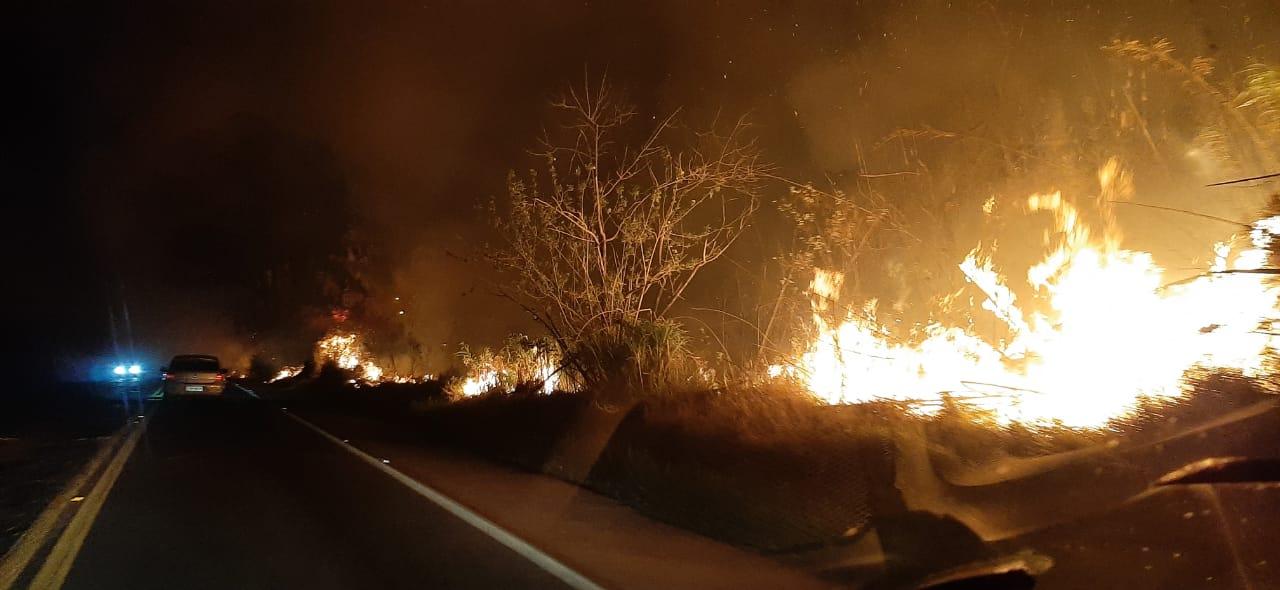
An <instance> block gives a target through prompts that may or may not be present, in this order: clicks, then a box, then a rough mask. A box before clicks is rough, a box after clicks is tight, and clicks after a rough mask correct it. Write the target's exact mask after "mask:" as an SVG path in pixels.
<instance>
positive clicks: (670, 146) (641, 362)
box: [491, 80, 767, 383]
mask: <svg viewBox="0 0 1280 590" xmlns="http://www.w3.org/2000/svg"><path fill="white" fill-rule="evenodd" d="M552 106H553V107H554V108H555V109H556V110H557V111H558V112H559V113H560V114H561V115H563V116H564V119H565V123H564V124H563V126H562V127H560V128H559V129H556V130H555V132H554V133H548V134H547V135H546V136H545V137H544V139H543V141H542V143H541V146H540V149H539V150H537V152H536V154H537V155H538V156H540V157H541V159H542V160H543V162H544V167H543V171H542V173H540V172H539V171H536V170H531V171H530V172H529V174H528V176H520V175H517V174H515V173H514V172H513V173H512V174H511V175H510V176H509V178H508V192H509V197H510V202H509V208H506V209H501V210H500V208H498V207H497V206H496V203H495V207H494V210H493V211H492V219H493V220H494V221H495V225H496V228H497V230H498V232H499V233H500V234H501V236H502V237H503V239H505V241H506V243H505V244H504V245H503V247H500V248H496V249H494V250H493V251H492V253H491V258H492V260H493V261H494V262H495V263H496V264H497V266H498V267H499V268H501V269H504V270H506V271H509V272H510V274H511V276H512V277H513V278H514V280H513V281H512V282H510V283H508V284H506V285H504V287H503V288H502V291H503V293H504V294H505V295H507V296H508V297H510V298H512V299H514V300H516V301H518V302H519V303H520V304H521V305H523V306H524V307H525V309H527V310H529V311H530V312H532V313H533V314H534V316H535V318H536V319H537V320H538V321H539V322H540V323H541V324H542V325H543V326H545V327H546V328H547V330H548V331H549V332H550V333H551V334H552V336H553V337H554V338H555V339H556V340H557V341H558V342H559V343H560V345H561V347H562V348H563V349H564V351H565V352H566V353H567V354H566V359H567V360H568V361H569V362H570V363H572V364H573V366H574V368H575V369H576V370H577V371H578V372H579V373H581V375H582V377H583V378H584V379H585V380H586V381H587V382H588V383H592V382H596V383H598V382H601V381H603V380H606V379H614V378H615V376H614V375H610V374H609V373H610V372H613V371H616V369H617V366H616V365H617V364H618V363H619V362H628V363H632V364H633V365H634V366H635V367H636V368H637V371H634V373H636V376H638V377H639V378H640V379H641V380H643V379H645V378H646V373H648V372H651V371H650V369H654V366H653V363H663V362H667V361H669V360H670V357H671V354H670V353H671V352H672V350H670V349H667V347H671V346H677V347H678V346H680V345H681V342H682V341H681V340H680V337H679V336H680V329H679V326H678V325H675V323H674V322H672V321H671V320H670V319H668V318H669V313H670V311H671V309H672V307H673V306H674V305H676V304H677V303H678V302H679V301H681V299H682V298H683V297H684V294H685V291H686V289H687V288H688V287H689V284H690V283H691V282H692V281H693V279H694V277H695V276H696V275H697V274H698V273H699V271H701V270H702V269H704V268H705V267H706V266H707V265H709V264H711V263H712V262H713V261H715V260H716V259H717V258H719V257H720V256H721V255H723V254H724V253H725V251H726V250H727V249H728V248H729V247H730V245H732V244H733V242H734V241H735V240H736V239H737V238H738V237H739V236H740V235H742V233H743V230H744V229H745V228H746V227H747V225H748V223H749V222H750V220H751V217H752V214H753V213H754V212H755V211H756V209H757V207H758V205H759V197H758V191H759V186H760V184H761V181H762V180H763V179H764V176H765V175H766V173H767V166H766V165H765V164H764V163H763V162H762V160H761V158H760V155H759V152H758V150H757V149H756V146H755V144H754V141H752V140H750V139H747V138H745V137H744V132H745V130H746V125H745V123H744V121H743V120H741V119H739V120H737V121H735V122H734V123H733V124H732V125H730V126H729V127H728V129H725V130H723V132H717V130H715V129H714V126H713V129H712V130H711V131H708V132H704V133H693V134H681V133H678V132H679V131H680V127H679V126H678V125H677V124H676V116H675V115H676V114H675V113H672V114H671V115H669V116H667V117H666V118H663V119H659V120H658V122H657V123H656V125H654V126H653V127H652V129H649V130H648V131H647V132H642V133H639V134H637V132H636V129H635V126H636V125H634V124H635V122H636V119H637V117H636V111H635V110H634V109H633V108H632V107H630V106H628V105H626V104H624V103H623V102H622V101H621V100H619V97H618V96H616V95H615V93H614V91H613V90H612V89H611V87H610V86H609V85H608V84H607V83H606V82H605V81H603V80H601V82H600V83H599V84H596V85H590V84H589V85H585V86H584V87H582V88H575V89H572V90H570V91H569V92H568V93H567V94H566V95H565V96H564V97H563V98H561V99H560V100H558V101H555V102H553V103H552ZM628 136H632V137H638V138H639V141H637V142H635V143H633V144H630V145H628V143H627V141H626V138H627V137H628Z"/></svg>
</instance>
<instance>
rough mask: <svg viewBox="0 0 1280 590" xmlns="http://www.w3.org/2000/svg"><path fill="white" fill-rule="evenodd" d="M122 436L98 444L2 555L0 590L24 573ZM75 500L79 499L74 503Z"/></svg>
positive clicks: (7, 587)
mask: <svg viewBox="0 0 1280 590" xmlns="http://www.w3.org/2000/svg"><path fill="white" fill-rule="evenodd" d="M122 436H123V430H121V431H120V432H117V433H116V434H113V435H112V436H111V438H109V439H107V440H106V441H105V442H103V443H101V444H102V446H101V447H99V449H98V451H97V452H96V453H94V454H93V457H92V458H91V459H89V462H88V463H86V464H85V466H84V468H83V469H81V470H80V473H78V474H76V476H75V477H74V478H72V479H71V481H70V482H69V483H68V484H67V486H66V487H65V488H63V490H62V491H61V492H59V493H58V495H57V496H55V497H54V498H53V500H52V501H51V502H49V505H48V506H46V507H45V509H44V511H42V512H41V513H40V516H38V517H36V520H35V522H33V523H31V526H30V527H28V528H27V531H26V532H25V533H22V536H21V537H18V542H17V543H14V545H13V547H12V548H10V549H9V552H8V553H6V554H5V555H4V559H0V590H8V589H9V588H11V587H12V586H13V583H14V582H16V581H17V580H18V577H19V576H21V575H22V572H24V571H26V569H27V565H28V564H29V563H30V562H31V559H32V558H34V557H35V555H36V552H37V551H39V550H40V548H41V547H44V545H45V543H46V542H47V541H48V539H49V535H52V534H53V533H54V532H55V530H56V528H57V527H56V525H57V523H58V521H59V520H61V519H62V515H63V513H65V512H66V511H67V510H68V509H69V508H70V507H71V506H72V504H73V503H76V502H79V501H81V500H84V497H83V496H79V495H77V494H78V493H79V491H80V489H81V488H83V487H84V485H85V483H86V482H88V481H89V478H90V477H91V476H93V474H95V473H97V472H98V469H99V468H100V467H102V464H103V463H105V462H107V460H108V459H110V458H111V456H112V453H114V452H116V450H117V449H118V448H119V444H118V443H119V442H120V439H121V437H122ZM77 498H79V500H77Z"/></svg>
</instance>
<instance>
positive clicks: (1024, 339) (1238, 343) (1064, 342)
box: [770, 161, 1280, 428]
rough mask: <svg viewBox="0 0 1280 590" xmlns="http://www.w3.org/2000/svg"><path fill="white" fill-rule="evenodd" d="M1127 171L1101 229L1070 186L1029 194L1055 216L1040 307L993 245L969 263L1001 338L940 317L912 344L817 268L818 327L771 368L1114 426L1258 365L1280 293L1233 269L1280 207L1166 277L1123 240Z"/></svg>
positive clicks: (1277, 226) (1038, 271) (1275, 231)
mask: <svg viewBox="0 0 1280 590" xmlns="http://www.w3.org/2000/svg"><path fill="white" fill-rule="evenodd" d="M1125 180H1126V179H1124V178H1123V175H1122V174H1121V171H1120V169H1119V166H1118V165H1117V163H1116V162H1114V161H1112V162H1110V163H1108V165H1107V166H1105V167H1103V169H1102V170H1101V171H1100V173H1099V181H1100V184H1101V189H1102V192H1101V193H1100V196H1099V197H1098V198H1097V208H1098V212H1099V214H1100V218H1101V219H1102V220H1103V222H1102V223H1101V227H1098V228H1095V227H1090V226H1089V225H1088V224H1087V223H1086V222H1085V221H1084V216H1083V215H1082V211H1080V210H1079V209H1078V208H1077V207H1076V206H1075V205H1073V204H1072V203H1071V202H1069V201H1068V200H1067V199H1065V198H1063V196H1062V194H1061V193H1056V192H1055V193H1050V194H1040V195H1031V196H1030V197H1029V198H1027V200H1026V201H1025V208H1026V212H1027V213H1029V214H1035V213H1047V214H1051V215H1052V219H1053V227H1052V228H1051V229H1050V230H1047V231H1046V232H1045V234H1044V244H1045V247H1046V249H1047V250H1046V254H1045V255H1044V257H1043V258H1042V259H1041V260H1040V261H1039V262H1038V263H1036V264H1034V265H1032V266H1031V267H1030V268H1028V269H1027V270H1026V275H1025V280H1026V282H1027V285H1028V286H1029V287H1030V288H1031V289H1032V292H1033V293H1034V294H1035V297H1037V298H1043V299H1044V301H1045V302H1047V305H1042V306H1040V308H1041V311H1028V309H1029V307H1026V306H1020V305H1019V302H1018V300H1017V297H1016V296H1015V294H1014V290H1012V289H1010V288H1009V287H1008V283H1007V282H1006V277H1005V276H1004V275H1002V274H1001V273H1000V272H999V271H998V270H997V268H996V267H995V265H994V264H993V263H992V261H991V259H990V257H988V256H985V255H984V254H983V252H982V248H981V246H979V247H977V248H974V249H973V251H971V252H970V253H969V255H968V256H967V257H966V258H965V259H964V260H963V261H961V262H960V263H959V270H960V272H962V273H964V276H965V277H966V278H967V279H968V281H969V282H970V283H971V284H972V285H973V286H974V287H976V288H977V289H978V290H979V291H980V292H981V294H982V296H981V297H978V299H981V308H982V309H983V310H985V311H986V312H989V313H990V314H992V315H993V316H994V317H995V318H996V320H997V321H998V322H999V323H1000V324H1001V326H1002V327H1003V328H1005V330H1006V333H1007V334H1008V337H1007V338H1002V339H1000V340H1001V341H1000V342H997V343H992V342H989V341H988V340H992V339H993V338H983V337H980V336H978V335H976V334H975V333H974V332H973V331H972V330H967V329H962V328H960V327H957V326H947V325H942V324H941V323H935V324H932V325H929V326H926V327H924V329H923V330H922V334H923V335H922V337H921V338H919V339H916V340H915V341H913V342H910V343H895V342H892V341H891V340H890V338H889V337H888V334H887V331H886V330H885V329H883V327H882V326H881V325H879V324H878V323H877V322H876V303H875V302H874V301H871V302H869V303H867V304H866V305H865V306H863V307H862V308H861V309H860V310H856V311H855V310H851V309H846V308H839V307H836V306H837V305H838V297H839V293H840V287H841V283H842V280H843V277H842V275H840V274H839V273H836V272H829V271H826V270H823V269H815V271H814V278H813V281H812V283H811V284H810V288H811V295H812V307H813V321H814V327H815V331H816V338H815V339H814V340H813V341H812V342H811V343H810V344H809V345H808V346H807V349H806V350H805V351H804V352H803V353H802V354H801V355H800V356H799V357H798V358H797V359H795V360H794V361H793V362H791V363H787V364H783V365H778V366H775V367H772V368H771V370H770V373H771V374H772V375H775V376H779V375H783V374H786V375H789V376H791V377H792V378H795V379H798V380H799V381H801V382H802V383H803V384H804V386H805V387H806V388H807V389H808V390H809V391H811V392H812V393H813V394H814V395H816V396H817V397H819V398H820V399H822V400H823V401H825V402H827V403H832V404H840V403H857V402H865V401H872V400H896V401H901V402H906V403H907V404H908V406H909V407H911V408H912V409H913V410H914V411H916V412H919V413H930V412H935V411H937V409H938V408H940V407H941V406H942V404H943V403H944V401H945V400H947V399H950V400H952V401H953V402H957V403H963V404H967V405H969V406H971V407H973V408H977V409H981V410H985V411H988V412H990V414H991V416H992V418H993V419H994V420H995V421H996V422H998V423H1001V424H1008V423H1013V422H1017V423H1022V424H1026V425H1031V426H1045V425H1061V426H1066V427H1075V428H1100V427H1105V426H1106V425H1107V424H1108V423H1109V422H1111V421H1112V420H1114V419H1116V418H1119V417H1122V416H1125V415H1127V414H1129V413H1131V412H1133V411H1134V410H1135V409H1136V408H1137V407H1139V406H1140V405H1141V404H1142V403H1143V402H1144V401H1146V400H1168V399H1172V398H1177V397H1181V396H1184V395H1186V394H1187V393H1188V386H1187V384H1186V382H1185V378H1184V377H1185V375H1186V374H1187V372H1188V371H1189V370H1192V369H1196V368H1203V369H1211V370H1212V369H1224V370H1234V371H1239V372H1240V373H1242V374H1243V375H1245V376H1254V375H1256V374H1258V373H1259V372H1260V371H1261V370H1262V364H1263V360H1264V358H1265V355H1266V352H1267V351H1268V350H1269V349H1271V348H1272V347H1273V344H1274V342H1273V340H1272V338H1273V336H1272V335H1271V334H1269V333H1267V332H1268V331H1266V330H1260V329H1259V326H1260V324H1262V323H1264V322H1266V321H1268V320H1269V318H1271V317H1273V315H1274V313H1275V311H1276V305H1277V296H1278V295H1280V292H1277V289H1276V287H1275V286H1273V285H1272V284H1271V283H1270V282H1269V281H1268V280H1267V278H1266V275H1264V274H1260V273H1248V272H1231V271H1248V270H1255V269H1258V268H1260V267H1262V266H1263V265H1264V264H1265V263H1266V261H1267V257H1268V250H1267V249H1268V247H1269V246H1270V242H1271V240H1272V239H1273V237H1274V236H1275V235H1280V216H1277V217H1271V218H1267V219H1263V220H1261V221H1258V222H1256V223H1255V224H1254V225H1253V227H1252V231H1251V232H1250V235H1249V244H1248V246H1247V247H1245V248H1243V249H1239V250H1236V249H1233V248H1232V247H1231V245H1230V242H1226V243H1222V244H1218V245H1216V246H1215V247H1214V248H1213V252H1212V254H1213V255H1214V260H1215V262H1214V264H1213V267H1212V268H1210V269H1208V270H1210V271H1213V272H1212V273H1206V274H1205V275H1203V276H1200V277H1197V278H1194V279H1191V280H1187V281H1181V282H1178V283H1176V284H1172V285H1165V283H1166V280H1165V278H1164V269H1162V268H1161V267H1160V266H1158V265H1157V264H1155V263H1154V262H1153V259H1152V256H1151V254H1149V253H1147V252H1139V251H1132V250H1126V249H1124V248H1122V247H1120V233H1119V230H1118V228H1117V226H1116V223H1115V218H1114V216H1113V215H1112V211H1111V205H1110V203H1111V202H1112V201H1113V200H1115V199H1119V198H1123V197H1125V196H1126V195H1123V194H1120V193H1121V192H1122V187H1121V186H1119V185H1120V184H1121V183H1122V182H1124V181H1125ZM984 211H986V212H988V213H990V207H989V206H984ZM1223 271H1227V272H1223ZM955 299H959V298H953V299H952V300H950V301H948V303H949V304H954V303H955V302H956V301H955ZM832 317H837V318H840V319H839V320H838V321H837V320H832V319H831V318H832Z"/></svg>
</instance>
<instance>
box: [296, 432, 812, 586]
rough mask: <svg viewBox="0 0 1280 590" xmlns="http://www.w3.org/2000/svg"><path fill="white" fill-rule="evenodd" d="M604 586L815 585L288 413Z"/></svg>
mask: <svg viewBox="0 0 1280 590" xmlns="http://www.w3.org/2000/svg"><path fill="white" fill-rule="evenodd" d="M291 411H295V412H296V413H297V414H298V415H299V416H301V417H302V418H304V419H305V420H307V421H308V422H311V423H312V424H315V425H316V426H318V427H319V428H321V429H323V430H324V431H326V432H328V433H329V434H331V435H332V436H334V437H335V438H336V439H339V440H345V441H346V442H347V444H350V445H353V446H355V447H356V448H358V449H360V450H361V451H363V452H364V453H367V454H369V455H371V456H374V457H378V458H380V459H385V460H386V461H388V462H389V464H390V465H391V466H392V467H394V468H395V469H396V470H397V471H399V472H401V473H403V474H405V475H407V476H409V477H411V478H412V479H414V480H416V481H419V482H422V483H423V484H425V485H427V486H430V487H431V488H434V489H436V490H439V491H440V492H441V493H443V494H445V495H447V496H448V497H450V498H452V499H453V500H455V501H457V502H459V503H461V504H462V505H464V506H466V507H467V508H469V509H471V510H473V511H474V512H476V513H478V514H480V515H483V516H484V517H485V518H487V519H488V520H490V521H493V522H494V523H496V524H498V525H499V526H501V527H502V528H504V529H506V530H508V531H511V532H512V533H514V534H515V535H517V536H519V537H520V538H521V539H523V540H524V541H526V542H528V543H530V544H532V545H534V546H536V547H538V548H539V549H541V550H542V551H545V552H546V553H548V554H550V555H552V556H553V557H555V558H556V559H558V560H559V561H562V562H564V563H565V564H567V565H569V566H571V567H572V568H574V569H575V570H576V571H578V572H581V573H582V574H583V575H585V576H586V577H588V578H590V579H591V580H593V581H595V582H597V583H599V584H600V585H601V586H604V587H607V588H619V589H620V588H726V589H727V588H780V587H785V588H822V587H825V585H824V584H822V583H821V582H820V581H818V580H815V579H813V578H811V577H809V576H807V575H805V574H803V573H801V572H798V571H796V570H792V569H790V568H787V567H786V566H783V565H781V564H778V563H777V562H774V561H772V560H769V559H767V558H765V557H762V556H759V555H756V554H753V553H750V552H747V551H744V550H742V549H738V548H736V547H732V546H728V545H725V544H723V543H719V542H716V541H713V540H711V539H708V538H706V537H702V536H700V535H697V534H694V533H691V532H688V531H685V530H682V529H679V528H676V527H672V526H670V525H666V524H663V523H659V522H656V521H653V520H651V519H649V518H646V517H644V516H642V515H640V514H638V513H637V512H635V511H634V510H632V509H631V508H629V507H627V506H624V505H622V504H620V503H618V502H616V501H614V500H612V499H609V498H606V497H604V496H601V495H599V494H596V493H594V492H591V491H589V490H586V489H583V488H581V487H579V486H576V485H573V484H570V483H568V482H565V481H562V480H558V479H554V478H551V477H547V476H543V475H537V474H531V473H527V472H519V471H516V470H514V469H509V468H505V467H502V466H498V465H494V464H492V463H488V462H485V461H482V460H479V459H475V458H472V457H468V456H464V455H460V454H457V453H454V452H449V451H444V450H440V449H436V448H426V447H424V446H422V445H416V444H410V443H406V442H398V441H396V440H394V437H387V436H382V435H380V434H379V433H381V432H385V430H386V429H385V428H383V427H381V425H380V424H378V423H376V422H374V421H372V420H370V419H367V418H357V417H352V416H347V415H342V414H336V413H328V412H320V411H315V410H308V409H302V410H291Z"/></svg>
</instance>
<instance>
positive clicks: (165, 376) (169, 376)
mask: <svg viewBox="0 0 1280 590" xmlns="http://www.w3.org/2000/svg"><path fill="white" fill-rule="evenodd" d="M160 378H161V379H164V380H165V381H172V380H173V373H164V374H162V375H161V377H160Z"/></svg>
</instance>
